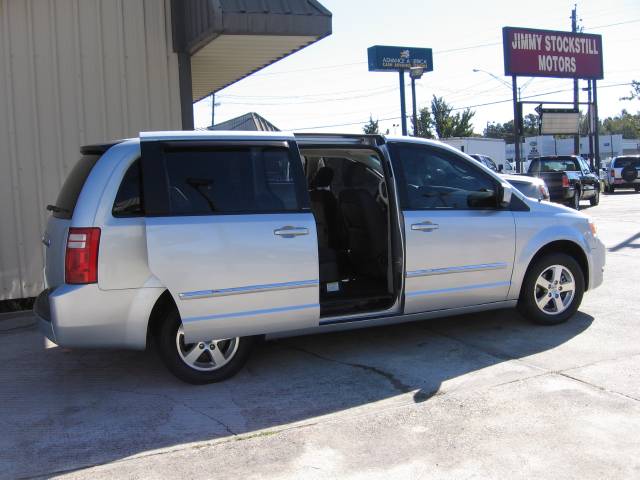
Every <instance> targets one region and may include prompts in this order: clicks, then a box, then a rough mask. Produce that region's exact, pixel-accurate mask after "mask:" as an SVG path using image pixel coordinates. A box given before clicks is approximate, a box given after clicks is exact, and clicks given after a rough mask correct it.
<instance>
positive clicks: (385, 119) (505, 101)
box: [290, 82, 631, 131]
mask: <svg viewBox="0 0 640 480" xmlns="http://www.w3.org/2000/svg"><path fill="white" fill-rule="evenodd" d="M626 85H631V82H624V83H615V84H612V85H601V86H599V87H598V88H611V87H620V86H626ZM572 90H573V88H564V89H562V90H554V91H550V92H543V93H536V94H532V95H526V96H523V97H521V98H523V99H526V98H536V97H542V96H544V95H552V94H554V93H562V92H569V91H572ZM512 101H513V99H511V98H508V99H506V100H496V101H495V102H487V103H479V104H476V105H468V106H466V107H456V108H452V109H451V111H458V110H466V109H467V108H478V107H486V106H489V105H497V104H500V103H507V102H512ZM400 118H401V117H400V116H397V117H387V118H378V119H377V121H378V122H385V121H389V120H399V119H400ZM368 121H369V120H368V119H367V120H365V121H362V122H350V123H336V124H333V125H316V126H314V127H301V128H294V129H290V130H295V131H298V130H314V129H319V128H333V127H347V126H351V125H364V124H365V123H367V122H368Z"/></svg>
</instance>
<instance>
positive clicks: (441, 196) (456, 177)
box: [391, 144, 497, 210]
mask: <svg viewBox="0 0 640 480" xmlns="http://www.w3.org/2000/svg"><path fill="white" fill-rule="evenodd" d="M391 148H392V153H393V157H394V161H395V162H396V163H400V165H401V171H402V174H403V176H404V179H403V183H404V184H405V186H406V188H405V193H404V197H405V198H404V203H405V208H407V209H415V210H423V209H458V210H467V209H476V208H483V209H486V208H495V207H496V206H497V199H496V183H495V182H494V180H493V179H492V178H491V177H489V176H487V175H485V174H484V173H483V172H482V171H480V170H478V169H477V168H474V166H473V164H471V163H469V162H467V161H465V160H464V159H462V158H460V157H457V156H454V155H452V154H450V153H448V152H443V151H440V150H438V149H435V148H425V147H421V146H414V145H406V144H405V145H402V144H395V145H393V146H392V147H391Z"/></svg>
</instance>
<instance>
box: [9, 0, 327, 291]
mask: <svg viewBox="0 0 640 480" xmlns="http://www.w3.org/2000/svg"><path fill="white" fill-rule="evenodd" d="M330 33H331V13H330V12H329V11H327V10H326V9H325V8H324V7H322V5H320V4H319V3H318V2H317V1H316V0H287V1H286V2H283V1H279V0H263V1H260V2H246V1H242V0H0V41H1V44H0V205H2V208H1V209H0V301H1V300H7V299H14V298H27V297H33V296H35V295H37V294H38V293H39V292H40V290H42V288H43V274H42V269H43V250H42V248H41V247H42V245H41V244H40V238H41V235H42V232H43V229H44V225H45V222H46V219H47V218H48V212H47V211H46V209H45V206H46V205H47V204H53V203H55V200H56V197H57V194H58V191H59V189H60V186H61V185H62V182H63V181H64V179H65V178H66V175H67V173H68V172H69V170H70V169H71V167H72V166H73V165H74V164H75V162H76V161H77V159H78V158H79V147H80V146H81V145H86V144H91V143H103V142H107V141H110V140H114V139H118V138H126V137H131V136H137V135H138V133H139V132H140V131H148V130H171V129H192V128H193V102H194V101H196V100H199V99H200V98H203V97H205V96H207V95H209V94H211V93H213V92H215V91H217V90H220V89H222V88H224V87H226V86H228V85H230V84H231V83H234V82H236V81H238V80H240V79H242V78H244V77H245V76H247V75H250V74H251V73H253V72H255V71H256V70H259V69H260V68H263V67H265V66H267V65H269V64H271V63H273V62H275V61H277V60H279V59H280V58H283V57H284V56H286V55H289V54H291V53H293V52H296V51H297V50H299V49H301V48H303V47H305V46H307V45H309V44H311V43H313V42H315V41H317V40H319V39H321V38H323V37H324V36H326V35H329V34H330Z"/></svg>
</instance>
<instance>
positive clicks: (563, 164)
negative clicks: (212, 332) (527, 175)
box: [529, 157, 580, 173]
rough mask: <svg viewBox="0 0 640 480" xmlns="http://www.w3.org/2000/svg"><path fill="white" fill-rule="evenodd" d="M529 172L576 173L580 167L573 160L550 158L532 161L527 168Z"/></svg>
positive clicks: (569, 158) (568, 158)
mask: <svg viewBox="0 0 640 480" xmlns="http://www.w3.org/2000/svg"><path fill="white" fill-rule="evenodd" d="M529 171H530V172H535V173H539V172H578V171H580V165H579V164H578V162H577V161H576V159H575V158H571V157H567V158H550V159H544V158H541V159H539V160H534V161H532V162H531V166H530V167H529Z"/></svg>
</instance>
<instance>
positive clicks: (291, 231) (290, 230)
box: [273, 225, 309, 238]
mask: <svg viewBox="0 0 640 480" xmlns="http://www.w3.org/2000/svg"><path fill="white" fill-rule="evenodd" d="M273 234H274V235H278V236H279V237H284V238H293V237H297V236H299V235H309V229H308V228H305V227H292V226H290V225H287V226H284V227H280V228H276V229H275V230H274V231H273Z"/></svg>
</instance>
